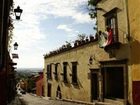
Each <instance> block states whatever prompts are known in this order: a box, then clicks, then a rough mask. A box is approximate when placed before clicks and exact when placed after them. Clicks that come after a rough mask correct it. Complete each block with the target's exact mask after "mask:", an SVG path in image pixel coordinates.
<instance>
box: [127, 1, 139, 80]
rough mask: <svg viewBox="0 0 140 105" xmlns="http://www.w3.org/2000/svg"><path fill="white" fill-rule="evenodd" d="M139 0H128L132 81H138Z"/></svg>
mask: <svg viewBox="0 0 140 105" xmlns="http://www.w3.org/2000/svg"><path fill="white" fill-rule="evenodd" d="M139 4H140V0H128V9H129V23H130V35H131V37H132V40H131V59H132V70H133V72H132V74H133V81H140V75H139V74H140V52H139V51H140V18H139V17H140V12H139V11H140V9H139Z"/></svg>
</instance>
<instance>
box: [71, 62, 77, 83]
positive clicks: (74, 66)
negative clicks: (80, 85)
mask: <svg viewBox="0 0 140 105" xmlns="http://www.w3.org/2000/svg"><path fill="white" fill-rule="evenodd" d="M72 83H73V84H77V62H72Z"/></svg>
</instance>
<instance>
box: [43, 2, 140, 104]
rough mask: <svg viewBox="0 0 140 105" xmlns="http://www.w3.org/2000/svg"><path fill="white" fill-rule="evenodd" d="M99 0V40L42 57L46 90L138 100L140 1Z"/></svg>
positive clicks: (61, 94) (51, 94) (120, 100)
mask: <svg viewBox="0 0 140 105" xmlns="http://www.w3.org/2000/svg"><path fill="white" fill-rule="evenodd" d="M91 1H95V2H94V3H95V7H96V8H95V11H94V12H95V13H97V34H98V41H93V42H90V43H86V44H82V45H80V46H78V47H73V48H71V49H69V50H66V51H62V52H61V53H60V52H59V53H57V51H56V52H53V53H54V54H49V55H46V56H45V57H44V61H45V62H44V64H45V69H44V75H45V76H44V81H45V82H44V84H45V88H44V89H45V95H46V96H49V97H51V98H53V99H54V98H62V99H71V100H81V101H88V102H99V101H101V102H107V103H112V104H113V105H139V103H140V101H139V99H140V92H139V89H140V85H139V84H140V82H139V80H140V75H139V66H140V59H139V57H140V55H139V42H140V36H139V24H138V23H140V19H139V18H138V17H139V16H140V13H139V8H138V7H137V4H139V3H140V2H139V0H135V1H133V0H91Z"/></svg>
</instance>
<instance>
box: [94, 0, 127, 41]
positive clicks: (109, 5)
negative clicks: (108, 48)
mask: <svg viewBox="0 0 140 105" xmlns="http://www.w3.org/2000/svg"><path fill="white" fill-rule="evenodd" d="M97 6H98V7H99V8H102V9H103V10H104V11H100V10H98V11H97V12H98V13H97V20H98V30H101V31H103V32H104V31H105V18H104V16H103V15H104V14H106V13H107V12H109V11H110V10H112V9H113V8H115V7H117V8H118V10H117V22H118V34H119V41H120V42H122V43H126V42H127V41H126V40H127V39H126V34H127V19H126V8H125V0H102V1H101V2H99V3H98V5H97Z"/></svg>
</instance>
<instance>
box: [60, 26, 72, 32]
mask: <svg viewBox="0 0 140 105" xmlns="http://www.w3.org/2000/svg"><path fill="white" fill-rule="evenodd" d="M57 29H61V30H64V31H66V32H71V31H72V29H71V28H69V27H68V26H67V25H65V24H61V25H58V26H57Z"/></svg>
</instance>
